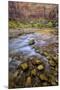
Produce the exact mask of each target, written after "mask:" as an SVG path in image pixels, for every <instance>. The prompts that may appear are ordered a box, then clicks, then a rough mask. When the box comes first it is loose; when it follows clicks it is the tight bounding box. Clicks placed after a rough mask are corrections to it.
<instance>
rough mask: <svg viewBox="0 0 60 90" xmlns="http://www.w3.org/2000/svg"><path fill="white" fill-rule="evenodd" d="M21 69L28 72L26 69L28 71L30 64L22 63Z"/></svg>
mask: <svg viewBox="0 0 60 90" xmlns="http://www.w3.org/2000/svg"><path fill="white" fill-rule="evenodd" d="M20 67H21V68H22V69H23V70H26V69H28V67H29V66H28V64H27V63H22V64H21V65H20Z"/></svg>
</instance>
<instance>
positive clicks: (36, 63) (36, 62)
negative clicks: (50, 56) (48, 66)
mask: <svg viewBox="0 0 60 90" xmlns="http://www.w3.org/2000/svg"><path fill="white" fill-rule="evenodd" d="M32 64H33V65H39V64H41V61H40V60H38V59H36V60H32Z"/></svg>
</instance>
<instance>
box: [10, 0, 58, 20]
mask: <svg viewBox="0 0 60 90" xmlns="http://www.w3.org/2000/svg"><path fill="white" fill-rule="evenodd" d="M57 12H58V5H57V4H41V3H40V4H39V3H27V2H14V1H9V19H14V20H20V21H22V20H27V21H30V20H32V18H33V19H34V18H35V19H36V18H48V19H57V17H58V15H57Z"/></svg>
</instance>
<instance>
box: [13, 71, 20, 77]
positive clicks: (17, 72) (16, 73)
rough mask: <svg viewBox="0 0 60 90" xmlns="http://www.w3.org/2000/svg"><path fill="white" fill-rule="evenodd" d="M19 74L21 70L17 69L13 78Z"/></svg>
mask: <svg viewBox="0 0 60 90" xmlns="http://www.w3.org/2000/svg"><path fill="white" fill-rule="evenodd" d="M18 74H19V71H18V70H17V71H16V72H15V73H14V75H13V78H14V79H15V78H16V77H17V76H18Z"/></svg>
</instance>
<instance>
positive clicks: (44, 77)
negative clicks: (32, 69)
mask: <svg viewBox="0 0 60 90" xmlns="http://www.w3.org/2000/svg"><path fill="white" fill-rule="evenodd" d="M39 78H40V79H41V80H42V81H48V78H47V77H46V75H45V74H40V75H39Z"/></svg>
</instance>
